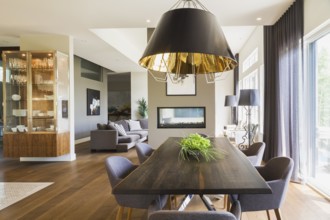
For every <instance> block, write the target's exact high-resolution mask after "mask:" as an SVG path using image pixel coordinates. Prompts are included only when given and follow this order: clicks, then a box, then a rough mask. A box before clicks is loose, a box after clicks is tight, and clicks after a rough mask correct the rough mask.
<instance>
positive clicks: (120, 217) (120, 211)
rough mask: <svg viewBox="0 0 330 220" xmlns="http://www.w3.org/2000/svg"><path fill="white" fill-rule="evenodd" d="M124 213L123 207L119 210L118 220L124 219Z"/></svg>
mask: <svg viewBox="0 0 330 220" xmlns="http://www.w3.org/2000/svg"><path fill="white" fill-rule="evenodd" d="M123 212H124V207H123V206H119V209H118V211H117V216H116V220H121V219H122V217H123Z"/></svg>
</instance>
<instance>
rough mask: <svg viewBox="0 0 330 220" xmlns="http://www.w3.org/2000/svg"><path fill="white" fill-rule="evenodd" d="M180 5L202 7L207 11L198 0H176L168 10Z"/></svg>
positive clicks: (183, 6)
mask: <svg viewBox="0 0 330 220" xmlns="http://www.w3.org/2000/svg"><path fill="white" fill-rule="evenodd" d="M180 5H182V7H181V8H185V7H187V8H198V7H200V8H201V9H203V10H204V11H209V10H207V8H206V7H205V6H204V5H203V4H202V3H200V1H198V0H179V1H177V2H176V3H175V4H174V5H173V6H172V7H171V8H170V10H173V9H177V8H179V7H180Z"/></svg>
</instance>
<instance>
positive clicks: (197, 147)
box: [179, 134, 224, 161]
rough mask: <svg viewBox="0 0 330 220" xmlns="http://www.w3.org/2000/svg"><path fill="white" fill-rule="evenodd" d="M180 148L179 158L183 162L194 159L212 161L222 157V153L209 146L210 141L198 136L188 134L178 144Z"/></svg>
mask: <svg viewBox="0 0 330 220" xmlns="http://www.w3.org/2000/svg"><path fill="white" fill-rule="evenodd" d="M179 145H180V147H181V149H180V152H179V157H180V158H181V159H183V160H190V159H194V160H197V161H200V160H201V159H202V158H203V159H205V160H206V161H212V160H216V159H219V158H222V157H223V156H224V152H223V153H221V152H219V151H217V150H216V149H215V148H214V147H212V145H211V141H210V140H209V139H207V138H204V137H202V136H201V135H200V134H190V135H188V136H187V137H185V138H182V139H181V140H180V142H179Z"/></svg>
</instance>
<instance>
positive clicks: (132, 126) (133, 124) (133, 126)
mask: <svg viewBox="0 0 330 220" xmlns="http://www.w3.org/2000/svg"><path fill="white" fill-rule="evenodd" d="M128 124H129V130H130V131H138V130H142V128H141V125H140V122H139V121H133V120H129V122H128Z"/></svg>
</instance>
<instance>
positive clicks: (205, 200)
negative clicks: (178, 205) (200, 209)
mask: <svg viewBox="0 0 330 220" xmlns="http://www.w3.org/2000/svg"><path fill="white" fill-rule="evenodd" d="M199 196H200V197H201V199H202V201H203V203H204V205H205V206H206V208H207V210H209V211H216V209H215V208H214V205H213V203H212V201H211V200H210V198H209V197H207V196H205V195H199Z"/></svg>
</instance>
